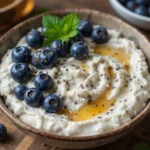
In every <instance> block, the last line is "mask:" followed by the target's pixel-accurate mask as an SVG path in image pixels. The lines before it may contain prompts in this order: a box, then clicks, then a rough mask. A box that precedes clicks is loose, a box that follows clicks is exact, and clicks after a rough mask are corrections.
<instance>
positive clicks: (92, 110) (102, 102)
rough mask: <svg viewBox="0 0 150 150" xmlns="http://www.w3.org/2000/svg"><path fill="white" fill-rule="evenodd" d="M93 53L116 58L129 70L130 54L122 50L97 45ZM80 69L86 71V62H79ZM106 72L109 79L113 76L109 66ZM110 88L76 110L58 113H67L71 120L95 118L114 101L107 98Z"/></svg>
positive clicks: (105, 110) (104, 111) (65, 110)
mask: <svg viewBox="0 0 150 150" xmlns="http://www.w3.org/2000/svg"><path fill="white" fill-rule="evenodd" d="M94 53H96V54H100V55H102V56H111V57H113V58H115V59H117V60H118V61H119V62H120V63H123V64H124V65H125V69H126V70H127V72H128V73H129V71H130V56H129V55H127V54H126V53H125V52H124V51H123V50H119V49H114V48H111V47H106V46H99V47H97V48H96V49H95V50H94ZM79 67H80V68H81V69H83V70H86V71H88V70H89V67H88V66H87V65H86V64H82V63H81V64H80V66H79ZM108 73H109V76H110V79H111V80H113V79H114V78H115V74H114V72H113V70H112V68H111V67H109V68H108ZM111 91H112V88H111V87H110V88H108V89H107V90H106V91H105V92H104V93H103V94H102V95H101V96H100V97H98V98H97V99H96V100H94V101H92V102H91V103H87V104H86V105H84V106H83V107H82V108H80V109H79V110H77V111H68V110H67V109H63V110H62V111H61V112H60V114H65V115H67V116H68V117H69V118H70V120H72V121H85V120H89V119H91V118H95V117H96V116H98V115H101V114H103V113H106V112H107V111H108V110H109V109H110V108H111V107H112V106H113V105H114V103H115V100H114V99H113V100H108V97H109V95H110V94H111ZM106 114H108V113H106Z"/></svg>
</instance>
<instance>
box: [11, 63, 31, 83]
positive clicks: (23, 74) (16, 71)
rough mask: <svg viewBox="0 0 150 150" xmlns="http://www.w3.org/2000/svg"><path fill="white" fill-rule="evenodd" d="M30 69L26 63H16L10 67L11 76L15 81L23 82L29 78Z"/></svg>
mask: <svg viewBox="0 0 150 150" xmlns="http://www.w3.org/2000/svg"><path fill="white" fill-rule="evenodd" d="M30 71H31V70H30V68H29V66H28V65H27V64H24V63H16V64H14V65H13V67H12V68H11V76H12V78H13V79H14V80H15V81H16V82H19V83H23V82H26V81H28V80H29V79H30V77H31V72H30Z"/></svg>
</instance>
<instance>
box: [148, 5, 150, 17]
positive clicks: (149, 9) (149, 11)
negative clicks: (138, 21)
mask: <svg viewBox="0 0 150 150" xmlns="http://www.w3.org/2000/svg"><path fill="white" fill-rule="evenodd" d="M148 15H149V17H150V6H149V8H148Z"/></svg>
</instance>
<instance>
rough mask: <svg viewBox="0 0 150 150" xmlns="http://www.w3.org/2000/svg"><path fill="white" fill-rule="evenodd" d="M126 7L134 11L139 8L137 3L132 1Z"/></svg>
mask: <svg viewBox="0 0 150 150" xmlns="http://www.w3.org/2000/svg"><path fill="white" fill-rule="evenodd" d="M126 7H127V8H128V9H129V10H131V11H134V10H135V9H136V7H137V4H136V2H135V1H133V0H130V1H128V2H127V4H126Z"/></svg>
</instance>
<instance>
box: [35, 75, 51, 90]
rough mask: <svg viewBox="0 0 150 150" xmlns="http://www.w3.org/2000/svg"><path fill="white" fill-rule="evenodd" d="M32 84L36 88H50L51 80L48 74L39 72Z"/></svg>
mask: <svg viewBox="0 0 150 150" xmlns="http://www.w3.org/2000/svg"><path fill="white" fill-rule="evenodd" d="M34 85H35V87H36V88H38V89H40V90H47V89H50V88H52V86H53V80H52V78H51V77H50V76H49V75H48V74H46V73H41V74H38V75H36V77H35V79H34Z"/></svg>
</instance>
